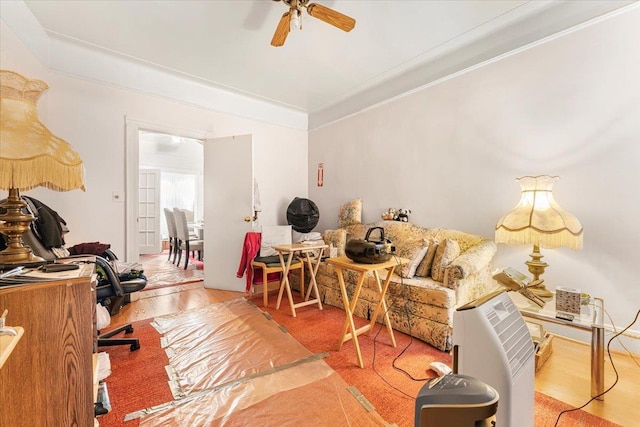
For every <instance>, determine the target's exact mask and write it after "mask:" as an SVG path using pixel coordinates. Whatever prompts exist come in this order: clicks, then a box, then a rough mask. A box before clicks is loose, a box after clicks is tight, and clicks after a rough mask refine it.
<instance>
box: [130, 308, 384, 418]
mask: <svg viewBox="0 0 640 427" xmlns="http://www.w3.org/2000/svg"><path fill="white" fill-rule="evenodd" d="M153 325H154V326H155V327H156V329H158V331H159V332H160V333H161V334H164V336H163V338H162V344H163V347H165V349H166V351H167V355H168V356H169V366H168V367H167V372H168V373H169V375H170V385H171V388H172V391H173V393H174V398H175V399H176V400H174V401H173V402H168V403H166V404H164V405H160V406H157V407H154V408H149V409H146V410H143V411H139V412H138V413H135V414H129V416H128V417H127V419H130V418H135V417H138V416H140V417H141V419H140V427H155V426H189V427H191V426H244V425H264V426H287V425H291V426H301V425H331V426H339V425H345V426H386V425H388V424H387V423H386V422H385V421H384V420H383V419H382V418H381V417H380V416H379V415H378V414H377V413H376V412H375V408H373V407H372V406H371V404H370V403H369V402H368V401H367V400H366V398H365V397H364V396H361V395H360V394H359V393H358V392H357V390H355V389H354V388H353V387H349V385H348V384H347V383H346V382H345V381H344V380H343V379H342V378H341V377H340V376H339V375H338V374H337V373H336V372H335V371H333V369H331V368H330V367H329V366H328V365H327V364H326V363H325V362H324V361H323V360H322V357H323V355H322V354H316V355H314V354H312V353H311V352H309V351H308V350H307V349H305V348H304V347H303V346H302V345H301V344H300V343H298V342H297V341H296V340H295V339H294V338H293V337H292V336H291V335H289V334H288V333H286V331H284V330H283V329H282V328H281V327H279V325H278V324H277V323H276V322H274V321H273V320H272V319H271V318H270V317H269V316H268V314H265V313H263V312H262V311H260V310H259V309H258V308H257V307H256V306H255V305H254V304H253V303H251V302H248V301H246V300H245V299H244V298H239V299H236V300H232V301H228V302H224V303H218V304H213V305H210V306H207V307H204V308H202V309H198V310H193V311H189V312H185V313H178V314H175V315H171V316H164V317H161V318H156V319H154V322H153Z"/></svg>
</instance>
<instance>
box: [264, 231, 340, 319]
mask: <svg viewBox="0 0 640 427" xmlns="http://www.w3.org/2000/svg"><path fill="white" fill-rule="evenodd" d="M328 247H329V246H328V245H326V244H324V243H314V244H305V243H293V244H291V245H274V246H273V249H275V250H276V251H278V256H279V257H280V264H281V265H282V270H283V271H282V281H281V282H280V292H279V293H278V302H277V303H276V310H278V309H280V302H281V301H282V293H283V292H284V291H285V290H286V291H287V297H288V298H289V306H290V307H291V315H292V316H293V317H296V308H297V307H304V306H306V305H311V304H315V303H317V304H318V309H319V310H322V302H320V292H318V284H317V283H316V272H317V271H318V266H319V265H320V258H321V257H322V252H323V251H324V250H325V249H326V248H328ZM315 252H318V253H317V254H316V257H315V259H316V262H315V265H314V264H313V262H311V254H312V253H315ZM295 254H300V256H301V257H302V258H303V260H302V262H303V264H304V263H305V262H306V264H307V266H308V267H309V275H310V277H311V279H310V280H309V289H307V293H306V294H305V293H304V283H301V284H300V292H301V293H302V294H303V295H304V301H302V302H299V303H297V304H294V303H293V296H292V295H291V285H290V284H289V268H290V267H291V260H293V257H294V256H295ZM284 255H289V256H288V257H287V260H286V261H285V260H284ZM302 268H304V265H303V267H302ZM312 290H313V291H314V292H315V299H312V300H310V299H309V297H310V296H311V291H312Z"/></svg>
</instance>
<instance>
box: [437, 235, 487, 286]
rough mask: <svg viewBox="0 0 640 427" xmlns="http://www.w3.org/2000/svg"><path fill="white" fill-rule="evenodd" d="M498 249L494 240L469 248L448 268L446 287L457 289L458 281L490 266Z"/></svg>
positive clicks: (484, 241) (446, 270) (446, 271)
mask: <svg viewBox="0 0 640 427" xmlns="http://www.w3.org/2000/svg"><path fill="white" fill-rule="evenodd" d="M497 249H498V248H497V246H496V243H495V242H494V241H493V240H483V241H482V242H480V243H479V244H477V245H475V246H472V247H471V248H469V250H468V251H466V252H465V253H463V254H461V255H460V256H459V257H458V258H456V259H454V260H453V261H452V262H451V264H449V265H448V266H447V268H446V269H445V283H444V285H445V286H446V287H447V288H449V289H456V288H457V282H458V281H460V280H463V279H466V278H467V277H469V276H470V275H472V274H475V273H477V272H478V271H480V270H482V269H483V268H485V267H486V266H487V265H488V264H490V263H491V260H492V259H493V256H494V255H495V253H496V251H497Z"/></svg>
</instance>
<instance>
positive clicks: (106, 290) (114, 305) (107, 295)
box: [95, 254, 147, 351]
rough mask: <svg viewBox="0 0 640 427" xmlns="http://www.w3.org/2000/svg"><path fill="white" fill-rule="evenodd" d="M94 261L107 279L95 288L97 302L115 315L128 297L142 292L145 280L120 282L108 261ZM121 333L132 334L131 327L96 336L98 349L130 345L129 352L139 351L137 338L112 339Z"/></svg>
mask: <svg viewBox="0 0 640 427" xmlns="http://www.w3.org/2000/svg"><path fill="white" fill-rule="evenodd" d="M106 255H110V254H106ZM113 256H115V255H113ZM95 260H96V266H97V267H99V268H101V269H102V271H103V272H104V275H105V276H106V279H107V280H106V281H104V282H103V283H102V284H98V287H97V288H96V293H97V300H98V302H99V303H100V304H102V305H103V306H105V307H107V309H108V310H109V314H110V315H114V314H117V313H118V312H119V311H120V309H121V308H122V307H123V306H124V305H125V304H126V303H127V302H128V298H129V295H130V294H131V293H133V292H137V291H140V290H142V289H143V288H144V287H145V286H146V284H147V280H146V279H144V278H137V279H131V280H126V281H120V278H119V277H118V275H117V274H116V272H115V271H114V269H113V267H112V266H111V264H110V263H109V261H107V260H106V259H105V258H103V257H100V256H96V258H95ZM123 331H124V332H125V333H127V334H130V333H132V332H133V326H132V325H131V324H130V323H128V324H126V325H123V326H120V327H118V328H116V329H114V330H112V331H109V332H107V333H104V334H101V335H98V347H105V346H113V345H130V346H131V351H134V350H137V349H139V348H140V341H139V340H138V338H112V337H113V336H114V335H116V334H119V333H121V332H123Z"/></svg>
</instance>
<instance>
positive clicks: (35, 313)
mask: <svg viewBox="0 0 640 427" xmlns="http://www.w3.org/2000/svg"><path fill="white" fill-rule="evenodd" d="M82 270H84V271H82ZM87 270H89V269H87V268H83V269H81V271H82V273H81V274H80V276H81V277H78V278H73V279H64V280H57V281H49V282H40V283H35V284H30V285H22V286H16V287H0V312H2V311H4V309H8V310H9V312H8V315H7V326H21V327H23V328H24V335H23V336H22V339H21V340H20V342H18V344H17V345H16V347H15V348H14V350H13V352H12V353H11V355H10V356H9V358H8V359H7V360H6V362H5V364H4V366H3V367H2V368H1V369H0V426H12V427H18V426H25V427H39V426H51V427H61V426H65V427H71V426H78V427H87V426H93V419H94V407H93V379H92V376H93V370H92V353H93V350H94V339H95V338H94V337H95V327H94V313H95V281H94V276H93V275H92V274H91V273H92V271H93V268H91V269H90V270H89V271H87Z"/></svg>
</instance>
